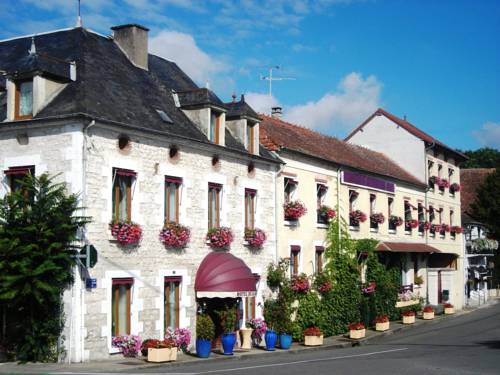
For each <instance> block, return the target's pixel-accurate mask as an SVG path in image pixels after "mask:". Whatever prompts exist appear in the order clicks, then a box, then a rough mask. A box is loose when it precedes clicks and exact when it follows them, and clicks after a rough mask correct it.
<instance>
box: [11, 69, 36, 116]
mask: <svg viewBox="0 0 500 375" xmlns="http://www.w3.org/2000/svg"><path fill="white" fill-rule="evenodd" d="M14 106H15V107H14V119H16V120H25V119H30V118H32V117H33V80H32V79H29V80H23V81H17V82H16V93H15V103H14Z"/></svg>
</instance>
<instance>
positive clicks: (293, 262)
mask: <svg viewBox="0 0 500 375" xmlns="http://www.w3.org/2000/svg"><path fill="white" fill-rule="evenodd" d="M290 253H291V254H290V272H291V275H292V277H293V276H297V275H298V274H299V254H300V246H296V245H294V246H291V247H290Z"/></svg>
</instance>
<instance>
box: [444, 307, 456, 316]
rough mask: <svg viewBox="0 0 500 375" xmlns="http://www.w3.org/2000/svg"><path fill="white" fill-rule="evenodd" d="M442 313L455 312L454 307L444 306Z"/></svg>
mask: <svg viewBox="0 0 500 375" xmlns="http://www.w3.org/2000/svg"><path fill="white" fill-rule="evenodd" d="M444 313H445V314H446V315H449V314H455V308H454V307H445V308H444Z"/></svg>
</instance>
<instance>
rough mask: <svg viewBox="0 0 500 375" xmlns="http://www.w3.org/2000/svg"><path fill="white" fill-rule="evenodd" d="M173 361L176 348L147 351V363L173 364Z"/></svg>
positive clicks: (175, 357)
mask: <svg viewBox="0 0 500 375" xmlns="http://www.w3.org/2000/svg"><path fill="white" fill-rule="evenodd" d="M175 360H177V347H174V348H161V349H155V348H149V349H148V362H173V361H175Z"/></svg>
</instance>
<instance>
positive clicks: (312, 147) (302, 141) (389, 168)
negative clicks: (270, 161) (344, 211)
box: [260, 114, 426, 189]
mask: <svg viewBox="0 0 500 375" xmlns="http://www.w3.org/2000/svg"><path fill="white" fill-rule="evenodd" d="M260 116H261V117H262V121H261V122H260V143H261V144H262V145H263V146H264V147H266V148H267V149H268V150H271V151H279V150H280V149H288V150H292V151H296V152H300V153H302V154H305V155H309V156H312V157H316V158H321V159H324V160H325V161H328V162H333V163H335V164H337V165H342V166H347V167H350V168H354V169H358V170H362V171H365V172H369V173H375V174H378V175H381V176H386V177H391V178H394V179H396V180H400V181H405V182H408V183H411V184H413V185H416V186H418V187H420V188H422V189H424V188H426V185H425V184H423V183H422V182H421V181H420V180H419V179H417V178H416V177H414V176H413V175H411V174H410V173H408V172H407V171H405V170H404V169H402V168H401V167H400V166H399V165H398V164H396V163H395V162H394V161H393V160H391V159H390V158H388V157H387V156H385V155H384V154H382V153H380V152H376V151H372V150H369V149H367V148H365V147H361V146H357V145H353V144H350V143H347V142H345V141H342V140H339V139H337V138H334V137H330V136H327V135H324V134H321V133H318V132H315V131H313V130H310V129H307V128H304V127H301V126H298V125H295V124H291V123H289V122H286V121H283V120H281V119H277V118H274V117H271V116H267V115H263V114H261V115H260Z"/></svg>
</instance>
